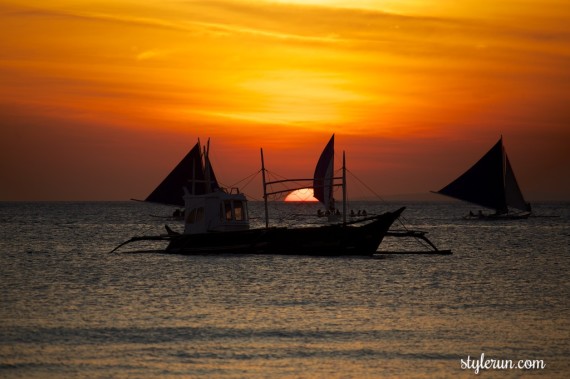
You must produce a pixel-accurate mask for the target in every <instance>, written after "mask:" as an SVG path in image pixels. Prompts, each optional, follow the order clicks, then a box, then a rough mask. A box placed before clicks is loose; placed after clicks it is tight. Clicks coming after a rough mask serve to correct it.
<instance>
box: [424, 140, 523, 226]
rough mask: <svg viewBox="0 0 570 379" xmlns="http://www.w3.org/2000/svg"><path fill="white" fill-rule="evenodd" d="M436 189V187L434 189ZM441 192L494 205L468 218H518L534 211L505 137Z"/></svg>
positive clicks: (488, 205)
mask: <svg viewBox="0 0 570 379" xmlns="http://www.w3.org/2000/svg"><path fill="white" fill-rule="evenodd" d="M432 192H433V191H432ZM434 193H438V194H441V195H445V196H450V197H453V198H456V199H459V200H463V201H466V202H470V203H474V204H477V205H479V206H481V207H485V208H490V209H493V210H494V211H495V212H494V213H483V212H482V211H478V212H477V213H473V212H469V214H468V215H466V216H464V218H465V219H475V220H477V219H481V220H517V219H525V218H528V217H529V216H530V215H531V206H530V203H528V202H526V201H525V199H524V197H523V194H522V191H521V189H520V187H519V185H518V182H517V179H516V178H515V173H514V171H513V168H512V166H511V163H510V161H509V157H508V156H507V153H506V150H505V147H504V145H503V137H502V136H501V138H500V139H499V141H498V142H497V143H496V144H495V145H494V146H493V147H492V148H491V150H489V151H488V152H487V153H486V154H485V155H484V156H483V157H482V158H481V159H480V160H479V161H478V162H477V163H475V164H474V165H473V166H472V167H471V168H469V170H467V171H466V172H465V173H463V174H462V175H461V176H459V177H458V178H457V179H455V180H454V181H452V182H451V183H449V184H448V185H447V186H445V187H443V188H442V189H440V190H439V191H436V192H434Z"/></svg>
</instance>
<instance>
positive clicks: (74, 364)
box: [0, 202, 570, 378]
mask: <svg viewBox="0 0 570 379" xmlns="http://www.w3.org/2000/svg"><path fill="white" fill-rule="evenodd" d="M400 205H402V204H397V203H352V204H351V208H354V209H355V210H356V209H366V210H367V211H368V212H369V213H377V212H381V211H385V210H394V209H396V208H398V207H399V206H400ZM405 205H407V206H408V208H407V210H406V212H404V216H405V219H406V220H405V225H406V226H407V227H408V228H410V229H418V230H424V231H427V232H429V233H428V236H429V237H430V239H431V240H432V241H433V242H434V243H435V244H436V245H437V246H438V247H439V248H441V249H451V250H452V251H453V253H454V254H453V255H451V256H433V255H431V256H430V255H378V256H377V257H374V258H310V257H302V256H248V255H242V256H194V257H192V256H190V257H189V256H177V255H166V254H160V253H157V252H156V250H157V249H159V248H160V246H156V245H150V244H138V245H127V246H125V247H123V248H122V249H120V250H119V251H118V252H116V253H113V254H109V251H110V250H112V249H113V248H114V247H115V246H117V245H118V244H119V243H120V242H122V241H124V240H126V239H128V238H130V237H131V236H134V235H144V234H147V235H149V234H157V233H162V232H163V230H164V229H163V224H164V223H165V222H167V223H168V224H169V225H170V226H171V227H173V229H176V228H179V227H180V225H177V224H176V222H173V221H169V220H165V219H161V218H158V217H151V216H150V215H167V214H168V213H170V212H172V210H171V209H165V208H163V207H158V206H154V205H149V204H142V203H136V202H108V203H107V202H73V203H67V202H62V203H0V296H1V307H0V377H7V378H46V377H47V378H50V377H51V378H83V377H86V378H127V377H128V378H156V377H165V378H175V377H176V378H391V377H394V378H456V377H465V378H468V377H474V376H475V375H476V372H478V373H479V375H486V376H487V377H521V376H523V377H546V378H567V377H570V359H569V358H570V280H569V279H570V278H569V272H570V204H568V203H543V204H536V205H535V206H534V210H535V212H536V213H537V214H538V215H540V216H542V217H532V218H529V219H528V220H521V221H505V222H499V221H498V222H480V221H465V220H463V219H461V216H462V215H464V214H466V213H467V212H468V211H469V210H470V208H469V206H468V205H465V204H462V203H457V202H449V203H447V202H441V203H440V202H433V203H429V202H426V203H419V202H418V203H408V204H405ZM316 209H317V207H316V206H315V205H313V204H273V205H272V206H271V209H270V215H271V216H272V217H273V218H274V220H275V222H276V223H280V224H290V225H300V226H304V225H308V224H315V223H322V222H323V221H321V220H320V219H318V218H316V217H314V215H315V214H316ZM474 210H476V209H474ZM250 214H251V216H252V218H253V223H254V224H255V225H258V226H260V225H262V224H263V220H262V219H261V217H262V215H263V212H262V206H261V204H259V203H252V204H250ZM418 248H421V246H419V245H416V243H415V242H413V241H409V240H401V239H386V240H385V241H384V243H383V244H382V245H381V248H380V250H381V251H382V250H384V251H387V250H405V249H412V250H417V249H418ZM481 354H484V361H483V362H490V361H489V360H490V359H495V360H497V361H499V360H511V361H513V362H514V363H515V364H517V362H519V361H526V360H529V361H533V360H537V361H540V362H542V363H543V364H544V367H543V368H535V369H528V370H527V369H520V368H513V369H510V368H508V369H499V368H498V367H497V366H495V368H493V367H487V368H486V369H485V368H482V369H480V370H478V371H477V370H476V369H475V366H474V365H475V360H477V361H480V360H481ZM468 357H469V359H470V360H469V361H467V359H468ZM462 360H463V364H462ZM487 364H489V363H487ZM539 367H540V366H539Z"/></svg>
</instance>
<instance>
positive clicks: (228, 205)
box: [224, 200, 232, 221]
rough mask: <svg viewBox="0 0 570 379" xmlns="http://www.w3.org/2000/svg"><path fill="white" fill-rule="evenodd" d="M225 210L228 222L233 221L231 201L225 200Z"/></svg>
mask: <svg viewBox="0 0 570 379" xmlns="http://www.w3.org/2000/svg"><path fill="white" fill-rule="evenodd" d="M224 208H225V210H226V220H227V221H231V220H232V202H231V201H230V200H225V201H224Z"/></svg>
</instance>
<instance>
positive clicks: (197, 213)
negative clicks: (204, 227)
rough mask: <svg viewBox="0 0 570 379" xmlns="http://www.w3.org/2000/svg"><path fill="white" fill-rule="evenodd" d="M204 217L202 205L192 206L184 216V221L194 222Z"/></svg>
mask: <svg viewBox="0 0 570 379" xmlns="http://www.w3.org/2000/svg"><path fill="white" fill-rule="evenodd" d="M203 219H204V207H200V208H194V209H192V210H191V211H190V212H188V216H186V223H187V224H194V223H196V222H200V221H202V220H203Z"/></svg>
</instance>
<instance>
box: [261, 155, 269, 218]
mask: <svg viewBox="0 0 570 379" xmlns="http://www.w3.org/2000/svg"><path fill="white" fill-rule="evenodd" d="M261 178H262V180H263V202H264V205H265V227H266V228H269V211H268V210H267V187H266V184H265V183H266V182H265V162H264V160H263V148H262V149H261Z"/></svg>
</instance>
